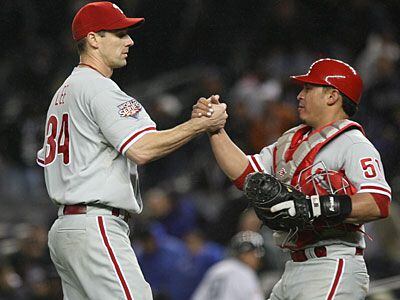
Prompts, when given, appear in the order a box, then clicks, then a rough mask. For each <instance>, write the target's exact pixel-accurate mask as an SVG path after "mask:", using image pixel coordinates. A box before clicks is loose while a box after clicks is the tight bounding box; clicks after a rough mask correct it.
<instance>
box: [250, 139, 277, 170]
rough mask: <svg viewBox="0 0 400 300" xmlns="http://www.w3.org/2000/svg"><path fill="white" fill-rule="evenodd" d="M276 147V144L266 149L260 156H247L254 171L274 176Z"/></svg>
mask: <svg viewBox="0 0 400 300" xmlns="http://www.w3.org/2000/svg"><path fill="white" fill-rule="evenodd" d="M275 145H276V143H274V144H271V145H269V146H266V147H264V148H263V149H262V150H261V152H260V153H259V154H254V155H248V156H247V158H248V160H249V163H250V165H251V167H252V168H253V170H254V171H256V172H263V173H268V174H273V165H274V149H275Z"/></svg>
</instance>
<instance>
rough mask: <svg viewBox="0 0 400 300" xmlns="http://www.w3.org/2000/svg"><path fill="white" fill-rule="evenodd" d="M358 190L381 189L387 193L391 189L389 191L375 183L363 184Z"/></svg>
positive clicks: (389, 192)
mask: <svg viewBox="0 0 400 300" xmlns="http://www.w3.org/2000/svg"><path fill="white" fill-rule="evenodd" d="M360 190H378V191H382V192H385V193H388V194H389V195H391V194H392V192H391V191H389V190H388V189H385V188H382V187H380V186H376V185H363V186H362V187H361V188H360Z"/></svg>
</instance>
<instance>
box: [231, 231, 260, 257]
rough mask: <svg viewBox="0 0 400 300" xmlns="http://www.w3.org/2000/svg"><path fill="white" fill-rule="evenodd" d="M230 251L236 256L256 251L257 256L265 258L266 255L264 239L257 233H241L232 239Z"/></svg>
mask: <svg viewBox="0 0 400 300" xmlns="http://www.w3.org/2000/svg"><path fill="white" fill-rule="evenodd" d="M230 250H231V253H232V255H234V256H238V255H239V254H242V253H245V252H249V251H253V250H256V256H257V257H263V256H264V254H265V250H264V239H263V238H262V236H261V234H259V233H257V232H254V231H249V230H248V231H241V232H239V233H237V234H236V235H235V236H234V237H233V238H232V240H231V246H230Z"/></svg>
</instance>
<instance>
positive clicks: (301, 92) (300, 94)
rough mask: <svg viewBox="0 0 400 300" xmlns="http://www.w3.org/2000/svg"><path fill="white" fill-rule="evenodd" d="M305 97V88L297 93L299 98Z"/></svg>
mask: <svg viewBox="0 0 400 300" xmlns="http://www.w3.org/2000/svg"><path fill="white" fill-rule="evenodd" d="M302 99H304V89H302V90H301V91H300V92H299V93H298V94H297V100H299V101H300V100H302Z"/></svg>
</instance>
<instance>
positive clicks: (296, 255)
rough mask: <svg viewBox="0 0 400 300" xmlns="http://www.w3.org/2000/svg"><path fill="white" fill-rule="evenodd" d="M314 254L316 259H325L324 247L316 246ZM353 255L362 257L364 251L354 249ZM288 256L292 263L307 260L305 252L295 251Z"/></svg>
mask: <svg viewBox="0 0 400 300" xmlns="http://www.w3.org/2000/svg"><path fill="white" fill-rule="evenodd" d="M313 250H314V254H315V256H316V257H326V255H327V251H326V247H325V246H318V247H314V249H313ZM354 254H355V255H363V254H364V249H361V248H358V247H356V250H355V253H354ZM290 256H291V257H292V260H293V261H294V262H303V261H306V260H308V257H307V256H306V252H305V250H297V251H293V252H291V253H290Z"/></svg>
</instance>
